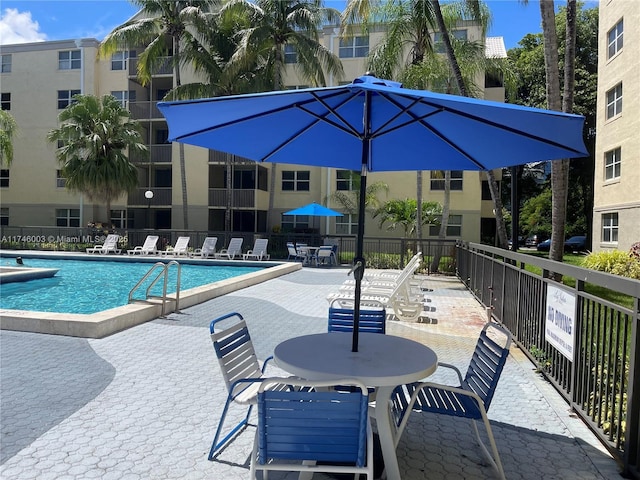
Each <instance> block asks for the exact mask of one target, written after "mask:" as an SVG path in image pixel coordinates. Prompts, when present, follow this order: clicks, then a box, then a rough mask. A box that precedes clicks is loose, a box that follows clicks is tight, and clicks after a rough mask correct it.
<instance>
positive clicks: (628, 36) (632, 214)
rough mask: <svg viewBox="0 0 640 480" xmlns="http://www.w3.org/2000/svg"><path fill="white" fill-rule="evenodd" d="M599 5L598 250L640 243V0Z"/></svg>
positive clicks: (616, 0) (605, 0) (608, 0)
mask: <svg viewBox="0 0 640 480" xmlns="http://www.w3.org/2000/svg"><path fill="white" fill-rule="evenodd" d="M599 7H600V23H599V37H598V38H599V44H598V52H599V55H598V103H597V105H598V111H597V122H596V128H597V138H596V153H595V177H594V178H595V179H594V188H593V190H594V201H593V204H594V209H593V249H594V250H595V251H598V250H607V249H620V250H628V249H629V247H630V246H631V245H632V244H633V243H635V242H640V117H638V112H639V111H640V81H639V80H638V78H640V74H639V73H638V71H639V69H640V29H639V28H638V25H639V24H640V2H638V1H636V0H602V1H601V2H600V4H599ZM623 97H624V102H623Z"/></svg>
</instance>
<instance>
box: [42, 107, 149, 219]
mask: <svg viewBox="0 0 640 480" xmlns="http://www.w3.org/2000/svg"><path fill="white" fill-rule="evenodd" d="M58 120H59V122H60V126H59V127H58V128H56V129H54V130H51V131H50V132H49V133H48V134H47V140H49V141H50V142H55V143H57V144H58V145H61V146H59V147H58V149H57V150H56V158H57V159H58V162H59V163H60V166H61V173H62V175H63V176H64V177H65V178H66V188H67V189H69V190H71V191H74V192H80V193H82V194H86V195H87V196H88V197H89V198H90V199H92V200H94V201H96V200H97V201H102V202H104V203H105V205H106V215H107V218H106V221H107V222H108V221H109V219H110V216H111V215H110V214H111V202H112V200H114V199H116V198H118V197H119V196H120V195H122V194H123V193H127V192H130V191H131V190H133V189H134V188H135V187H136V186H137V185H138V173H137V172H138V171H137V168H136V166H135V165H133V164H132V163H131V162H129V159H128V157H127V149H129V152H132V151H135V152H136V153H138V154H146V153H148V148H147V147H146V145H144V143H143V141H142V135H141V134H140V125H139V124H138V122H136V121H133V120H131V114H130V113H129V111H128V110H126V109H124V108H123V107H122V104H121V103H120V101H119V100H117V99H116V98H114V97H112V96H111V95H104V96H103V97H102V98H98V97H96V96H93V95H76V96H75V97H74V101H73V103H71V105H69V106H68V107H67V108H65V109H64V110H63V111H62V112H60V114H59V115H58Z"/></svg>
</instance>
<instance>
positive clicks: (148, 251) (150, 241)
mask: <svg viewBox="0 0 640 480" xmlns="http://www.w3.org/2000/svg"><path fill="white" fill-rule="evenodd" d="M157 244H158V236H157V235H147V238H145V240H144V244H143V245H138V246H136V247H134V248H133V250H127V253H128V254H129V255H152V254H155V253H159V252H158V250H157V248H156V245H157Z"/></svg>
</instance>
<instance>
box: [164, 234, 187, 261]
mask: <svg viewBox="0 0 640 480" xmlns="http://www.w3.org/2000/svg"><path fill="white" fill-rule="evenodd" d="M189 240H190V238H189V237H178V240H176V244H175V245H174V246H173V247H171V246H169V247H167V249H166V250H165V251H164V252H162V255H165V256H169V255H170V256H173V257H180V256H185V257H186V256H188V255H189V250H188V249H189Z"/></svg>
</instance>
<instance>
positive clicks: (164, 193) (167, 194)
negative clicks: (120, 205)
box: [128, 187, 171, 207]
mask: <svg viewBox="0 0 640 480" xmlns="http://www.w3.org/2000/svg"><path fill="white" fill-rule="evenodd" d="M147 190H151V191H152V192H153V198H152V199H151V200H148V199H147V198H146V197H145V196H144V193H145V192H146V191H147ZM128 204H129V206H145V207H146V206H148V205H154V206H167V205H171V187H151V188H149V187H143V188H138V189H136V190H135V191H134V192H132V193H130V194H129V202H128Z"/></svg>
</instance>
